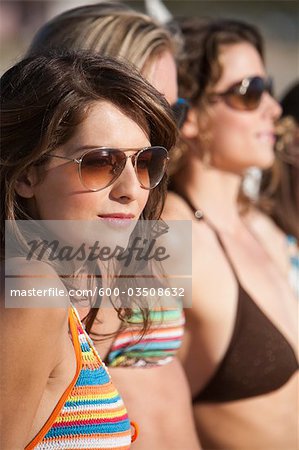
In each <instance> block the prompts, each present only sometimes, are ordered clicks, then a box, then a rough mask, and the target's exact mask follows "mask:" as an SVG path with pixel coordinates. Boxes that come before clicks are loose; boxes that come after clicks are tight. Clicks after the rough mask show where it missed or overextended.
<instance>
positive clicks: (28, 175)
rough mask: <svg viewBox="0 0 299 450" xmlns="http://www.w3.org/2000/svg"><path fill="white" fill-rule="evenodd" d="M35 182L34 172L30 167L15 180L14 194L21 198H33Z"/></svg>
mask: <svg viewBox="0 0 299 450" xmlns="http://www.w3.org/2000/svg"><path fill="white" fill-rule="evenodd" d="M36 180H37V179H36V170H35V168H34V167H32V166H31V167H29V168H28V169H26V170H25V171H24V172H23V173H22V174H21V175H20V176H19V178H18V179H17V181H16V184H15V191H16V193H17V194H18V195H19V196H20V197H23V198H32V197H33V196H34V185H35V184H36Z"/></svg>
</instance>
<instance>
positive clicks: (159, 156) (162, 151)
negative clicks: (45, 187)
mask: <svg viewBox="0 0 299 450" xmlns="http://www.w3.org/2000/svg"><path fill="white" fill-rule="evenodd" d="M133 150H136V149H122V150H120V149H116V148H108V147H99V148H96V149H92V150H88V151H86V152H85V153H83V155H82V156H80V157H79V158H67V157H65V156H59V155H53V154H51V153H50V155H49V156H51V157H52V158H60V159H65V160H68V161H72V162H74V163H76V164H78V172H79V177H80V180H81V183H82V185H83V186H84V187H85V188H86V189H88V190H89V191H100V190H101V189H105V188H106V187H108V186H110V185H111V184H112V183H114V181H115V180H116V179H117V178H118V177H119V176H120V175H121V173H122V171H123V170H124V168H125V166H126V162H127V160H128V159H129V158H131V160H132V164H133V166H134V169H135V173H136V176H137V179H138V181H139V183H140V186H141V187H142V188H144V189H153V188H154V187H156V186H157V185H158V184H159V183H160V181H161V180H162V178H163V175H164V174H165V171H166V168H167V163H168V160H169V157H168V151H167V150H166V148H164V147H159V146H154V147H145V148H142V149H140V150H139V151H137V153H134V154H133V155H129V156H127V155H126V154H125V152H126V151H133Z"/></svg>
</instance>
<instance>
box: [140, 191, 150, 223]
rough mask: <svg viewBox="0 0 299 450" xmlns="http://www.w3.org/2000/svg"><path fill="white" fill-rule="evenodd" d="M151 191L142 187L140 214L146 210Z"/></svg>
mask: <svg viewBox="0 0 299 450" xmlns="http://www.w3.org/2000/svg"><path fill="white" fill-rule="evenodd" d="M149 195H150V191H147V190H145V189H140V194H139V196H138V207H139V216H140V214H141V213H142V211H143V210H144V208H145V206H146V203H147V201H148V199H149Z"/></svg>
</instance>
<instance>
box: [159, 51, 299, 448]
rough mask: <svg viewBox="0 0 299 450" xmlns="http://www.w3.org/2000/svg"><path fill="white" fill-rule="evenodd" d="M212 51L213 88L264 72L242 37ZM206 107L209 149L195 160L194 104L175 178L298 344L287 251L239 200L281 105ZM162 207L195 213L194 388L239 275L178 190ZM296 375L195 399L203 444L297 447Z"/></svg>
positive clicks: (269, 101)
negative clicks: (223, 397) (258, 233)
mask: <svg viewBox="0 0 299 450" xmlns="http://www.w3.org/2000/svg"><path fill="white" fill-rule="evenodd" d="M220 60H221V64H222V67H223V73H222V76H221V78H220V80H219V81H218V82H217V84H216V85H215V86H213V87H212V88H213V92H223V91H225V90H226V89H227V88H229V87H230V86H231V85H232V84H233V83H235V82H238V81H240V80H242V79H243V78H244V77H250V76H255V75H260V76H265V69H264V66H263V63H262V61H261V59H260V57H259V55H258V53H257V51H256V50H255V49H254V48H253V47H252V46H250V45H248V44H246V43H240V44H235V45H230V46H226V47H223V49H222V52H221V57H220ZM209 114H210V121H209V125H208V126H209V139H210V140H209V143H208V147H207V148H208V151H209V155H208V158H206V161H205V162H203V161H202V160H201V159H200V156H199V139H198V137H199V136H201V135H200V133H201V132H202V122H201V115H200V111H198V110H196V109H192V110H191V111H190V113H189V116H188V120H187V122H186V124H185V126H184V127H183V129H182V132H183V134H184V136H185V138H186V139H187V142H188V144H189V148H190V156H189V159H188V163H187V165H186V166H185V167H184V170H183V171H181V172H180V173H179V174H178V176H177V184H178V186H179V188H180V189H181V192H182V194H184V195H186V196H188V197H189V199H190V200H191V201H192V203H193V204H194V205H195V207H197V208H200V209H202V210H203V212H204V214H205V215H206V217H207V218H208V219H209V220H210V221H211V222H212V223H213V225H214V227H215V228H216V229H217V230H218V232H219V234H220V235H221V236H222V239H223V242H224V245H225V247H226V251H227V254H229V257H230V259H231V261H232V264H233V266H234V267H235V270H236V271H237V273H238V277H239V280H240V282H241V283H242V285H243V287H244V288H245V289H246V290H247V292H248V293H249V295H250V296H251V297H252V299H253V300H254V301H255V302H256V303H257V305H258V306H259V307H260V308H261V309H262V311H264V313H265V314H266V316H267V317H268V318H269V319H270V321H271V322H272V323H273V325H274V326H275V327H277V329H278V330H279V331H280V332H281V333H282V334H283V335H284V336H285V337H286V338H287V340H288V342H289V343H290V345H291V346H292V347H293V348H294V349H296V352H297V340H298V335H297V333H298V321H297V304H296V302H295V298H294V297H293V295H292V292H291V289H290V287H289V285H288V282H287V278H286V271H285V264H284V262H285V259H284V258H286V256H285V257H284V256H283V257H282V256H281V254H280V257H278V252H277V251H274V252H273V255H271V256H270V255H269V253H268V252H267V251H266V250H265V249H264V248H263V246H262V245H261V243H260V241H259V240H258V239H256V238H255V237H254V235H253V233H252V229H251V228H250V225H249V224H248V223H245V220H244V219H243V217H241V216H240V214H239V209H238V204H237V197H238V192H239V188H240V183H241V177H242V174H243V173H244V171H245V170H246V169H247V168H249V167H250V166H257V167H260V168H266V167H270V166H271V164H272V162H273V157H274V156H273V144H274V140H273V126H274V121H275V120H276V119H277V118H278V117H279V114H280V107H279V106H278V104H277V102H276V101H275V100H274V99H273V98H272V97H270V95H269V94H268V93H264V95H263V97H262V101H261V103H260V105H259V107H258V108H257V109H256V110H254V111H248V112H246V111H245V112H244V111H242V112H240V111H236V110H233V109H232V108H230V107H229V106H228V105H226V104H225V103H224V102H223V101H222V100H219V101H218V102H217V103H214V104H212V105H210V111H209ZM164 217H165V218H166V219H186V220H188V219H189V220H193V249H194V251H193V259H192V272H193V289H192V305H193V306H192V310H191V309H190V310H189V311H188V310H186V312H187V332H186V339H185V343H184V347H183V350H182V352H181V357H182V360H183V363H184V366H185V369H186V372H187V376H188V379H189V382H190V386H191V390H192V393H193V395H194V396H196V395H197V394H198V393H199V392H200V391H201V390H202V388H203V386H204V385H205V384H206V383H207V382H208V381H209V380H210V378H211V376H212V374H213V373H214V372H215V370H216V369H217V367H218V365H219V363H220V361H221V360H222V358H223V356H224V355H225V352H226V350H227V348H228V345H229V342H230V339H231V335H232V332H233V328H234V324H235V316H236V309H237V300H238V289H237V283H236V278H235V274H234V273H233V272H232V268H231V266H230V264H229V261H228V257H227V255H225V254H224V253H223V250H222V248H221V246H220V244H219V242H218V241H217V238H216V236H215V234H214V232H213V231H212V229H211V228H210V227H209V226H207V224H206V223H204V222H203V221H198V220H196V219H195V218H194V214H193V213H192V211H191V210H190V208H189V206H188V205H187V204H186V202H185V201H184V200H183V199H182V198H181V197H180V196H178V195H176V194H169V196H168V199H167V203H166V208H165V212H164ZM262 220H263V222H264V223H267V226H268V229H270V230H271V233H272V237H273V239H272V247H276V246H277V242H278V241H279V239H280V238H281V233H280V232H279V230H277V228H276V227H275V226H274V225H273V224H272V223H270V222H269V221H268V219H265V218H264V217H262ZM195 249H196V251H195ZM244 358H246V355H244ZM297 383H298V379H297V374H294V375H293V376H292V377H291V378H290V379H289V380H288V381H287V382H286V383H285V384H284V385H283V386H281V387H280V388H279V389H277V390H275V391H272V392H270V393H267V395H261V396H258V397H253V398H250V399H242V400H239V401H233V402H226V403H213V404H212V403H211V404H209V403H207V404H200V403H196V404H195V405H194V414H195V419H196V427H197V430H198V434H199V436H200V439H201V443H202V446H203V448H205V449H207V450H208V449H209V450H210V449H215V450H224V449H229V450H248V449H250V450H251V449H252V450H253V449H263V450H281V449H282V448H285V449H286V448H287V449H288V450H295V448H296V446H297V423H296V420H297V398H298V390H297V387H298V384H297ZM286 417H288V420H285V418H286Z"/></svg>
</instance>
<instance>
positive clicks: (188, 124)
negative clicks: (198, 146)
mask: <svg viewBox="0 0 299 450" xmlns="http://www.w3.org/2000/svg"><path fill="white" fill-rule="evenodd" d="M181 133H182V135H183V136H184V137H186V138H187V139H194V138H196V137H197V136H198V133H199V126H198V115H197V112H196V109H195V108H190V109H189V111H188V115H187V118H186V120H185V122H184V125H183V126H182V128H181Z"/></svg>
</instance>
